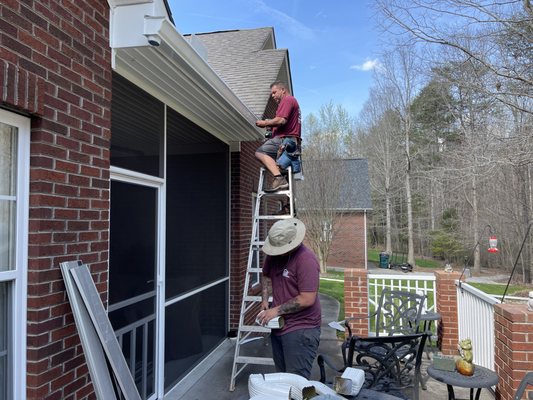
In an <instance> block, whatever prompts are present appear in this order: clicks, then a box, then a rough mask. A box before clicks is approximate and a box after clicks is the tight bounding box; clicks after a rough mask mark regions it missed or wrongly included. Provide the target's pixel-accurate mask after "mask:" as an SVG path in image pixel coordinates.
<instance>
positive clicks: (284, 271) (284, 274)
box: [283, 268, 289, 278]
mask: <svg viewBox="0 0 533 400" xmlns="http://www.w3.org/2000/svg"><path fill="white" fill-rule="evenodd" d="M283 277H284V278H288V277H289V270H288V269H287V268H285V269H284V270H283Z"/></svg>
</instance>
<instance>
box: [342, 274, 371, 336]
mask: <svg viewBox="0 0 533 400" xmlns="http://www.w3.org/2000/svg"><path fill="white" fill-rule="evenodd" d="M344 313H345V316H346V318H348V317H355V316H367V315H368V271H367V270H366V269H362V268H345V269H344ZM350 326H351V327H352V331H353V333H354V334H356V335H359V336H363V337H364V336H368V319H366V318H362V319H361V320H358V321H353V322H351V323H350Z"/></svg>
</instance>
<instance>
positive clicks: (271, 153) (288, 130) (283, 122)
mask: <svg viewBox="0 0 533 400" xmlns="http://www.w3.org/2000/svg"><path fill="white" fill-rule="evenodd" d="M270 93H271V96H272V99H274V101H275V102H276V103H278V108H277V110H276V116H275V117H274V118H273V119H265V120H259V121H256V123H255V124H256V125H257V126H258V127H260V128H267V129H269V128H272V137H269V136H268V135H267V140H266V141H265V142H264V143H263V144H262V145H261V146H260V147H259V148H258V149H257V150H256V152H255V156H256V157H257V158H258V159H259V161H261V162H262V163H263V165H264V166H265V167H266V169H267V170H268V171H269V172H270V173H271V174H272V176H273V177H274V180H273V182H272V186H271V187H270V188H267V189H265V192H276V191H278V190H284V189H287V188H288V187H289V183H288V182H287V179H285V177H283V175H282V174H281V173H282V169H283V168H285V167H286V165H281V167H282V168H280V165H279V162H278V163H277V162H276V160H278V158H279V156H280V155H281V153H283V152H284V151H289V149H292V150H291V151H290V154H289V157H288V159H287V161H289V162H290V158H292V157H293V156H291V155H294V157H295V158H299V147H300V140H301V133H302V115H301V112H300V106H299V105H298V101H296V99H295V98H294V96H291V95H290V93H289V89H288V88H287V85H286V84H285V83H283V82H281V81H276V82H274V83H272V84H271V85H270ZM295 165H297V166H298V168H299V163H298V164H293V165H292V167H293V168H292V169H293V171H292V172H293V173H298V172H300V171H299V170H297V168H295Z"/></svg>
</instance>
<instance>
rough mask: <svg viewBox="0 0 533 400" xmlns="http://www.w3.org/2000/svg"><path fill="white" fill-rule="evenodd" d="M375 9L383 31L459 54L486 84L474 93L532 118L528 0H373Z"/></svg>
mask: <svg viewBox="0 0 533 400" xmlns="http://www.w3.org/2000/svg"><path fill="white" fill-rule="evenodd" d="M375 5H376V8H377V9H378V11H379V12H380V14H381V15H383V16H384V23H383V26H384V27H385V29H386V30H387V31H389V32H393V33H395V34H398V33H400V34H401V33H403V34H406V35H408V36H409V37H411V38H413V39H415V40H418V41H422V42H425V43H429V44H436V45H442V46H445V47H450V48H453V49H454V50H457V51H459V52H461V53H463V54H464V55H465V56H466V57H467V58H468V59H472V60H474V61H475V62H476V63H478V64H480V65H482V66H483V67H484V68H485V69H486V71H487V76H488V79H487V80H486V81H485V82H483V83H484V84H479V85H478V86H477V87H476V90H478V91H480V92H483V93H486V94H490V95H491V96H492V97H494V98H495V99H497V100H498V101H501V102H503V103H505V104H507V105H509V106H511V107H514V108H517V109H519V110H520V111H521V112H526V113H530V114H531V113H533V110H532V108H531V104H532V101H533V94H532V92H531V87H532V85H533V75H532V71H531V65H532V63H531V61H532V57H533V56H532V54H533V52H532V51H531V50H532V48H531V37H532V35H533V13H532V11H531V4H530V1H529V0H509V1H505V2H492V1H491V2H480V1H471V0H440V1H434V0H376V2H375ZM481 43H485V46H483V47H484V50H483V51H482V52H480V51H479V46H480V44H481ZM479 83H480V82H479Z"/></svg>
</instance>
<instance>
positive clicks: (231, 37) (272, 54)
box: [194, 28, 288, 118]
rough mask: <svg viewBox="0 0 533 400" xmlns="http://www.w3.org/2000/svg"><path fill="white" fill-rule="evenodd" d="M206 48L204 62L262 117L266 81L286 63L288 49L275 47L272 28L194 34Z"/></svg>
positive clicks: (268, 83) (268, 88)
mask: <svg viewBox="0 0 533 400" xmlns="http://www.w3.org/2000/svg"><path fill="white" fill-rule="evenodd" d="M194 36H195V37H196V39H198V40H199V41H200V42H201V43H202V45H203V46H204V47H205V49H206V50H207V62H208V63H209V65H211V67H212V68H213V70H214V71H215V72H216V73H217V74H218V75H219V76H220V77H221V78H222V79H223V80H224V82H226V84H227V85H228V86H229V88H230V89H231V90H232V91H233V92H234V93H235V94H236V95H237V96H238V97H239V98H240V99H241V101H242V102H243V103H244V104H246V105H247V106H248V108H249V109H250V110H251V111H252V112H253V113H254V114H255V115H257V118H262V117H263V113H264V112H265V108H266V105H267V102H268V99H269V97H270V84H271V83H272V82H274V81H275V80H276V79H278V76H279V75H280V70H281V69H282V68H283V67H284V65H288V62H287V60H288V51H287V50H286V49H276V48H275V39H274V31H273V29H272V28H258V29H245V30H234V31H222V32H211V33H200V34H195V35H194Z"/></svg>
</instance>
